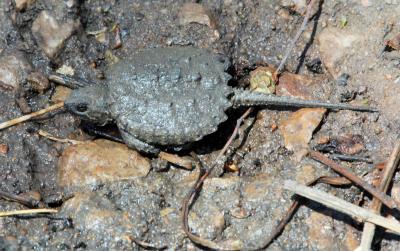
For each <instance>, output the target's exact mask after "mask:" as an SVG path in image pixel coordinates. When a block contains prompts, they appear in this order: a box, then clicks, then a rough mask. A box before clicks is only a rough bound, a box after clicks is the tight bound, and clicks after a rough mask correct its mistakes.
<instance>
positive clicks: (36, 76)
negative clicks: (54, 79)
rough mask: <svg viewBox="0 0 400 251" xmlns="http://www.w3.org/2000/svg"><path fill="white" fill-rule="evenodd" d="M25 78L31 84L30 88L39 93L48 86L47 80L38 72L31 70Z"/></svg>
mask: <svg viewBox="0 0 400 251" xmlns="http://www.w3.org/2000/svg"><path fill="white" fill-rule="evenodd" d="M27 80H28V82H29V83H30V84H31V85H32V89H33V90H35V91H37V92H38V93H39V94H43V93H44V92H45V91H46V90H47V89H49V87H50V82H49V80H48V79H47V78H46V77H45V76H44V75H43V74H42V73H40V72H32V73H31V74H29V75H28V77H27Z"/></svg>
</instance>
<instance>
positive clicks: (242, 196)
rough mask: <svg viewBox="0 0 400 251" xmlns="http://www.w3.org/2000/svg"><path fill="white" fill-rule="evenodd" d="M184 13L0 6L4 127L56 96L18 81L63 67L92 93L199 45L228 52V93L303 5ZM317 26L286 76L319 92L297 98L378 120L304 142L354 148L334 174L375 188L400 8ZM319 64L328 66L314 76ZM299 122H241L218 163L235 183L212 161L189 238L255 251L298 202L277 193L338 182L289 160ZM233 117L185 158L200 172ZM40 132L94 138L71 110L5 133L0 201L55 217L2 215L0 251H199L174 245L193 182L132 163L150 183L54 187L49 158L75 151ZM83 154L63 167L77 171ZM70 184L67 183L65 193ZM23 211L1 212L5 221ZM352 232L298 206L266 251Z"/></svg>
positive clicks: (280, 2) (387, 136)
mask: <svg viewBox="0 0 400 251" xmlns="http://www.w3.org/2000/svg"><path fill="white" fill-rule="evenodd" d="M187 2H190V1H170V0H164V1H127V0H108V1H103V0H102V1H92V0H82V1H78V0H64V1H51V0H18V1H17V0H15V1H14V0H4V1H1V2H0V24H1V25H0V35H1V36H0V37H1V38H2V39H0V53H1V54H0V122H3V121H6V120H9V119H12V118H15V117H17V116H20V115H22V114H23V113H24V112H27V111H29V110H32V111H36V110H39V109H41V108H44V107H47V106H49V105H51V104H53V103H54V102H55V101H56V98H55V95H56V93H58V94H57V95H60V96H62V94H60V92H62V91H63V90H61V88H60V87H59V86H58V85H57V84H56V83H52V82H50V83H49V86H46V87H42V86H40V85H39V86H38V85H37V84H35V81H28V79H29V76H30V77H32V76H31V75H30V74H31V73H32V72H36V73H38V74H39V75H40V76H41V77H43V76H44V77H45V76H48V75H49V74H51V73H53V72H55V71H60V68H61V71H62V72H63V73H65V72H68V71H72V72H73V76H74V77H77V78H81V79H85V80H87V81H88V82H90V83H96V84H98V83H100V82H104V81H105V80H104V77H105V78H107V76H104V71H105V69H106V68H107V66H108V65H110V64H112V63H113V62H115V60H123V59H124V58H126V57H128V56H129V55H130V54H132V52H134V51H135V50H137V49H139V48H154V47H168V46H196V47H203V48H208V49H210V50H212V51H215V52H219V53H223V54H225V55H227V56H228V57H229V58H230V59H231V61H232V65H233V68H232V69H231V72H230V73H231V74H232V75H233V80H232V81H231V82H230V84H231V85H235V86H240V87H246V86H247V85H248V83H249V72H250V71H252V70H254V69H255V68H257V67H258V66H263V65H266V64H269V65H273V66H277V65H278V64H279V62H280V61H281V59H282V56H283V55H284V53H285V50H286V48H287V47H288V45H289V42H290V40H291V38H293V37H294V35H295V34H296V32H297V30H298V29H299V27H300V25H301V22H302V21H303V16H302V13H303V11H304V8H303V7H302V6H301V3H302V2H303V1H290V0H264V1H261V0H258V1H250V0H248V1H247V0H243V1H240V0H214V1H207V0H205V1H195V2H196V3H198V4H199V5H200V6H202V8H203V9H196V10H195V11H194V12H193V13H191V12H189V11H187V10H185V9H184V8H183V6H184V5H185V3H187ZM317 2H318V1H317ZM204 10H205V11H204ZM313 13H314V17H313V19H312V20H311V21H310V23H309V25H308V27H307V29H306V31H305V32H304V34H303V35H302V37H301V38H300V40H299V41H298V43H297V44H296V46H295V49H294V51H293V52H292V54H291V56H290V57H289V60H288V63H287V65H286V71H288V72H292V73H297V74H300V75H304V76H306V77H308V78H309V79H312V80H313V84H311V85H309V86H306V87H304V88H305V89H306V92H307V94H308V95H310V96H311V97H313V98H314V99H319V100H329V101H331V102H340V101H343V99H349V98H348V97H351V98H350V99H354V100H353V101H352V104H368V105H369V106H372V107H377V108H378V109H379V113H361V112H354V111H332V112H328V113H326V114H325V115H324V116H323V119H322V122H321V123H320V124H319V126H318V127H317V129H316V130H315V131H314V133H313V135H312V139H311V141H310V142H309V144H308V145H309V147H310V148H313V147H314V146H316V145H318V144H319V143H321V142H323V141H324V139H326V138H328V137H330V138H335V137H340V136H344V135H360V136H358V137H361V141H362V149H361V152H359V153H358V155H361V156H364V157H369V158H370V159H371V160H372V161H373V163H367V162H362V161H356V162H345V161H342V162H341V163H342V164H343V165H344V166H347V167H350V168H351V169H352V170H353V171H354V172H355V173H356V174H358V175H360V176H362V177H363V178H364V179H365V180H367V181H369V182H373V180H374V179H376V164H378V163H381V162H383V161H385V160H386V159H387V157H388V156H389V154H390V152H391V151H392V149H393V146H394V142H395V140H396V139H397V137H398V133H399V130H400V117H399V116H398V114H400V113H399V112H400V99H399V94H400V52H399V51H400V50H399V49H396V48H387V47H385V43H386V41H387V40H389V39H393V38H394V37H395V36H396V35H397V34H399V33H400V21H399V18H398V17H399V14H400V3H399V1H394V0H392V1H388V0H386V1H375V0H340V1H321V2H320V4H319V6H315V9H314V11H313ZM52 27H53V28H52ZM119 39H120V40H121V42H122V46H119ZM399 47H400V46H399ZM385 48H386V49H385ZM316 59H320V60H321V61H322V64H321V65H319V64H318V63H317V64H315V62H317V61H316ZM313 62H314V64H312V63H313ZM307 65H308V66H307ZM310 65H314V66H315V65H316V66H319V67H320V69H313V68H312V67H310ZM42 83H43V81H42ZM292 88H293V87H292ZM288 89H289V93H290V92H291V91H290V87H288ZM300 89H301V88H300ZM64 91H65V89H64ZM300 92H301V91H300ZM17 100H18V102H17ZM57 100H58V99H57ZM294 111H295V110H293V109H282V108H279V109H259V110H257V111H255V112H253V113H252V114H251V116H250V117H249V118H248V119H246V120H245V122H244V124H243V125H242V126H241V128H240V133H239V137H237V138H236V139H235V141H234V142H233V145H232V148H231V150H230V151H228V156H230V157H229V159H228V163H229V164H231V165H233V166H235V167H236V168H238V169H240V171H239V172H234V171H229V170H227V169H224V168H223V166H224V165H223V164H221V165H220V166H219V167H218V168H217V170H216V171H215V172H214V173H213V174H212V175H211V176H212V177H210V178H209V179H208V180H207V181H206V182H205V184H204V186H203V189H202V192H201V193H200V195H199V197H198V198H197V200H196V203H195V204H194V205H193V207H192V208H191V213H190V215H189V224H190V227H191V230H192V232H193V233H195V234H197V235H200V236H202V237H203V238H207V239H210V240H214V241H215V242H220V243H230V244H232V243H233V244H235V243H236V245H238V246H239V247H244V248H255V247H258V246H259V245H260V244H261V243H263V240H264V239H265V238H267V236H268V234H269V233H270V232H271V231H272V230H273V229H274V227H275V226H276V224H277V223H278V222H279V220H280V219H281V218H282V216H283V215H284V213H285V211H286V210H287V208H288V207H289V205H290V203H291V197H292V195H293V194H292V193H290V192H288V191H285V190H284V189H283V187H282V184H283V182H284V181H285V180H288V179H290V180H297V181H299V182H302V183H304V182H306V181H309V180H312V179H313V178H316V177H318V176H321V175H335V174H334V172H333V171H331V170H329V169H328V168H327V167H325V166H323V165H321V164H319V163H317V162H315V161H313V160H312V159H310V158H308V157H304V156H303V157H298V154H297V152H296V150H290V148H289V149H288V147H287V144H285V140H284V133H283V132H282V129H281V126H280V125H281V124H282V122H283V121H285V120H287V119H288V118H290V116H291V115H292V114H293V112H294ZM242 113H243V111H242V110H239V111H233V112H230V113H229V115H230V119H229V120H228V121H227V122H226V123H223V124H222V125H221V126H220V128H219V131H218V132H216V133H215V134H213V135H211V136H209V137H206V138H205V139H204V140H202V141H201V142H198V143H196V144H194V145H193V150H194V151H195V152H197V153H198V155H199V158H200V159H201V160H202V161H203V162H204V163H205V164H208V165H209V164H211V163H212V161H213V160H214V158H215V157H216V156H217V154H218V150H220V149H221V148H222V146H223V144H224V143H225V142H226V140H227V139H228V137H229V135H230V133H231V131H232V129H233V127H234V125H235V120H236V119H237V118H238V116H240V115H241V114H242ZM276 126H277V127H278V129H277V130H275V129H274V128H275V127H276ZM38 130H43V131H46V132H48V133H50V134H52V135H55V136H57V137H59V138H70V139H77V140H88V139H89V140H92V139H94V138H95V137H94V136H93V134H91V133H90V132H88V131H87V130H86V129H84V126H83V125H82V124H81V121H80V119H79V118H77V117H74V116H72V115H71V114H69V113H67V112H64V113H56V114H55V115H54V116H51V117H50V118H48V119H42V120H37V121H31V122H27V123H24V124H20V125H17V126H14V127H11V128H8V129H5V130H2V131H0V146H1V147H0V149H2V150H1V153H0V167H1V172H0V181H1V182H0V191H5V192H8V193H11V194H17V195H23V196H28V195H30V196H36V197H35V198H37V199H39V200H41V201H42V202H43V203H44V205H46V206H48V207H54V208H57V209H60V212H59V213H57V214H54V215H39V216H31V215H29V216H18V217H2V218H0V249H1V250H31V249H36V250H69V249H78V250H83V249H88V250H95V249H96V250H109V249H111V250H131V249H134V250H141V249H143V248H141V247H139V246H138V245H136V244H135V243H133V242H132V241H131V239H130V237H129V236H133V237H135V238H137V239H140V240H143V241H146V242H148V243H151V244H152V245H154V246H164V245H166V246H168V249H169V250H202V248H201V247H198V246H196V245H194V244H193V243H192V242H191V241H190V240H189V239H188V238H187V237H186V235H185V234H184V232H183V230H182V228H181V211H180V210H181V202H182V200H183V198H184V196H185V195H186V194H187V192H188V191H189V189H190V187H191V186H192V185H193V184H194V182H195V180H196V178H197V176H198V174H199V172H198V170H193V171H187V170H184V169H182V168H178V167H175V166H170V165H167V164H166V163H165V162H163V161H160V160H158V159H154V158H151V157H138V158H144V162H143V163H145V164H143V165H149V166H148V170H147V169H146V170H147V171H146V172H145V174H144V175H142V174H136V173H135V174H129V175H137V177H136V176H135V178H132V177H131V176H130V177H129V178H126V177H125V176H124V175H125V174H121V175H120V176H118V177H116V176H115V177H114V176H113V177H106V178H105V180H101V179H100V180H96V177H93V179H95V180H94V181H93V180H90V178H92V177H89V178H88V180H89V182H88V183H82V184H79V182H76V181H74V180H73V179H74V178H77V177H78V178H79V175H77V176H74V175H72V174H71V175H64V176H63V177H65V178H64V179H66V180H67V181H66V180H60V170H64V169H63V168H64V166H62V165H63V164H62V163H64V162H61V161H59V159H60V156H64V157H65V155H66V153H63V152H64V150H65V149H66V148H67V147H69V144H67V143H61V142H54V141H52V140H49V139H48V138H45V137H41V136H39V135H38V133H37V132H38ZM110 130H113V129H112V128H111V129H110ZM114 131H115V130H114ZM99 145H100V147H101V144H100V143H99ZM77 149H78V150H70V151H69V154H75V155H76V156H80V158H84V157H85V156H81V155H80V154H82V152H80V151H81V150H79V149H80V148H77ZM89 150H90V149H89ZM82 151H83V150H82ZM85 151H86V150H85ZM121 151H122V150H121ZM123 151H127V150H126V149H125V150H123ZM71 152H72V153H71ZM75 155H74V156H75ZM65 158H66V157H65ZM77 158H78V157H77ZM146 161H148V163H147V162H146ZM146 163H147V164H146ZM150 168H151V170H150ZM83 169H84V168H83ZM61 176H62V175H61ZM63 182H64V183H63ZM65 182H67V183H68V182H71V183H73V184H74V185H73V186H68V187H66V186H64V185H63V184H65ZM316 187H317V188H318V189H321V190H324V191H327V192H329V193H331V194H334V195H336V196H338V197H340V198H343V199H345V200H347V201H349V202H351V203H354V204H362V205H364V206H367V205H368V204H369V203H370V201H371V197H369V195H367V194H364V193H363V192H362V191H361V190H360V189H358V188H357V187H354V186H345V187H331V186H328V185H317V186H316ZM392 187H393V191H392V196H393V197H394V198H395V199H400V193H399V192H400V176H399V175H398V174H396V175H395V178H394V183H393V186H392ZM69 195H74V197H73V198H72V199H69V200H66V201H64V202H63V200H62V199H61V198H65V197H67V196H69ZM24 208H25V206H23V205H21V204H19V203H17V202H12V201H8V200H3V199H2V200H0V211H11V210H17V209H24ZM386 212H387V211H386ZM361 234H362V224H361V223H357V221H354V220H352V219H351V218H350V217H347V216H345V215H343V214H340V213H337V212H336V211H334V210H331V209H329V208H326V207H323V206H321V205H320V204H317V203H311V202H307V203H306V204H305V206H302V207H301V208H300V209H299V210H298V211H297V212H296V214H295V216H294V217H293V219H292V220H291V221H290V223H289V224H288V226H287V227H286V228H285V230H284V231H283V233H282V234H281V235H280V236H279V237H278V238H277V239H276V240H275V241H274V242H273V243H272V244H271V245H270V246H269V247H268V249H269V250H354V249H355V248H356V247H357V246H358V244H359V242H360V239H361ZM399 241H400V239H399V237H398V235H395V234H389V233H385V232H384V231H382V229H378V231H377V234H376V237H375V239H374V242H373V249H374V250H399V249H400V242H399Z"/></svg>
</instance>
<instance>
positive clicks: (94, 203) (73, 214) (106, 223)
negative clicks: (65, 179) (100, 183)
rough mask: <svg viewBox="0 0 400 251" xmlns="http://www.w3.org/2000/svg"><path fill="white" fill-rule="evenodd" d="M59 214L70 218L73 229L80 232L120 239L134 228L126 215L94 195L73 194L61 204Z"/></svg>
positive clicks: (110, 203)
mask: <svg viewBox="0 0 400 251" xmlns="http://www.w3.org/2000/svg"><path fill="white" fill-rule="evenodd" d="M60 213H61V214H62V215H64V216H66V217H68V218H71V219H72V220H73V222H74V227H75V228H77V229H79V230H81V231H91V232H95V233H101V234H104V235H111V236H115V237H121V235H124V234H126V233H127V232H128V231H129V230H130V229H133V228H134V225H133V223H132V222H131V220H130V218H129V217H128V214H126V213H124V212H122V211H120V210H118V209H117V208H116V206H115V205H114V204H113V203H112V202H111V201H109V200H108V199H106V198H104V197H101V196H99V195H97V194H96V193H75V194H74V197H73V198H72V199H70V200H68V201H66V202H65V203H64V204H63V206H62V208H61V211H60Z"/></svg>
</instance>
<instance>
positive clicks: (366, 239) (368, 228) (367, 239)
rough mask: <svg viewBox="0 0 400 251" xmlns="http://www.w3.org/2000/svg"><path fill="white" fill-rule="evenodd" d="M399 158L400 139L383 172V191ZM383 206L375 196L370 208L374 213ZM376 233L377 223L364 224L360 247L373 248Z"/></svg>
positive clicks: (385, 189)
mask: <svg viewBox="0 0 400 251" xmlns="http://www.w3.org/2000/svg"><path fill="white" fill-rule="evenodd" d="M399 160H400V140H398V141H397V142H396V145H395V147H394V149H393V151H392V153H391V154H390V157H389V160H388V162H387V164H386V165H385V169H384V170H383V171H382V173H383V174H382V177H381V180H380V182H379V186H378V189H379V190H380V191H382V192H383V193H386V192H387V190H388V188H389V184H390V182H391V181H392V179H393V175H394V172H395V170H396V168H397V166H398V165H399ZM381 207H382V203H381V202H380V201H379V200H378V199H376V198H373V200H372V203H371V206H370V210H371V211H372V212H374V213H379V212H380V211H381ZM374 234H375V225H374V224H372V223H369V222H366V223H365V224H364V229H363V234H362V237H361V243H360V249H361V250H362V251H367V250H370V249H371V244H372V240H373V239H374Z"/></svg>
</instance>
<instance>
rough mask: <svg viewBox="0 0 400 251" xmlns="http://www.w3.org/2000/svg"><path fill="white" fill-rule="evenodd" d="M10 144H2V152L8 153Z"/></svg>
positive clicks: (0, 151)
mask: <svg viewBox="0 0 400 251" xmlns="http://www.w3.org/2000/svg"><path fill="white" fill-rule="evenodd" d="M7 153H8V146H7V145H6V144H0V154H7Z"/></svg>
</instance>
